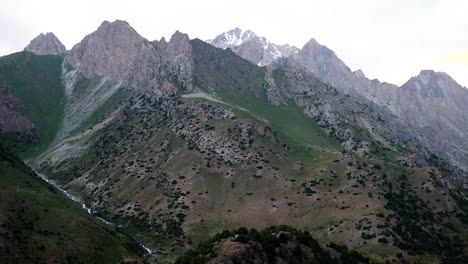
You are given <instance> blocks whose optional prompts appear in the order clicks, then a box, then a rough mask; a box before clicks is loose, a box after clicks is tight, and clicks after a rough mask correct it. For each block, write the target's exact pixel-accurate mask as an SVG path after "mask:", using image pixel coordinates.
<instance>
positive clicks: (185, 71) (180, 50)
mask: <svg viewBox="0 0 468 264" xmlns="http://www.w3.org/2000/svg"><path fill="white" fill-rule="evenodd" d="M153 43H155V45H158V43H157V42H153ZM159 48H160V49H161V51H162V54H163V58H164V60H165V62H166V64H167V65H169V72H170V73H173V74H175V75H176V76H177V77H176V78H177V82H178V83H179V84H180V85H181V86H182V88H183V89H185V90H187V91H191V90H192V88H193V87H192V76H193V67H194V66H193V59H192V44H191V43H190V38H189V36H188V35H187V34H184V33H181V32H179V31H177V32H176V33H174V35H172V37H171V39H170V40H169V42H165V40H164V39H162V40H161V42H160V45H159Z"/></svg>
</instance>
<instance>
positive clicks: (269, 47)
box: [206, 28, 299, 66]
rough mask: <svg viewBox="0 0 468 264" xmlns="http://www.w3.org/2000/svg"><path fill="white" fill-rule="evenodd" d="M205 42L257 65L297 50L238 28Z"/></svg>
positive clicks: (270, 62)
mask: <svg viewBox="0 0 468 264" xmlns="http://www.w3.org/2000/svg"><path fill="white" fill-rule="evenodd" d="M206 42H207V43H209V44H211V45H213V46H215V47H217V48H222V49H227V48H229V49H231V50H232V51H234V52H235V53H236V54H237V55H239V56H241V57H242V58H244V59H246V60H249V61H250V62H252V63H254V64H257V65H259V66H266V65H271V64H272V62H274V61H276V60H277V59H279V58H282V57H288V56H289V55H290V54H292V53H296V52H298V50H299V49H298V48H296V47H294V46H290V45H288V44H285V45H276V44H274V43H272V42H270V41H269V40H268V39H266V38H265V37H260V36H258V35H257V34H255V33H254V32H253V31H251V30H246V31H244V30H242V29H240V28H235V29H232V30H230V31H227V32H225V33H222V34H220V35H218V36H217V37H216V38H214V39H212V40H208V41H206Z"/></svg>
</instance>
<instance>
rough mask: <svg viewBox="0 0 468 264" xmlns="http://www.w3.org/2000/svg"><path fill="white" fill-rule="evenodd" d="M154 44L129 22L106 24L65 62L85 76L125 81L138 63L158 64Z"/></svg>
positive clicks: (74, 49) (68, 55) (85, 39)
mask: <svg viewBox="0 0 468 264" xmlns="http://www.w3.org/2000/svg"><path fill="white" fill-rule="evenodd" d="M156 57H157V56H156V55H155V53H154V51H153V45H152V44H151V43H150V42H149V41H148V40H146V39H145V38H143V37H142V36H140V35H139V34H138V33H137V32H136V31H135V30H134V29H133V28H132V27H131V26H130V25H129V24H128V23H127V22H125V21H121V20H116V21H114V22H109V21H104V22H103V23H102V24H101V25H100V26H99V28H98V29H97V30H96V31H95V32H93V33H91V34H89V35H88V36H86V37H85V38H84V39H83V40H82V41H81V42H80V43H78V44H76V45H75V46H74V47H73V48H72V50H71V51H70V52H69V54H67V56H66V57H65V61H66V62H67V63H69V64H70V65H71V66H72V67H74V68H75V69H78V70H79V71H80V72H81V73H82V74H83V75H84V76H85V77H87V78H92V77H99V76H110V77H115V78H118V79H120V78H122V77H123V78H125V77H126V76H128V75H129V74H130V71H133V70H135V68H134V66H135V65H136V64H139V63H142V61H141V60H143V61H151V60H152V61H153V62H156V61H157V58H156Z"/></svg>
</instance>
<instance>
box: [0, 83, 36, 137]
mask: <svg viewBox="0 0 468 264" xmlns="http://www.w3.org/2000/svg"><path fill="white" fill-rule="evenodd" d="M36 130H37V127H36V125H35V124H34V123H33V122H32V121H31V120H30V119H29V118H28V117H26V116H25V114H24V109H23V106H22V104H21V102H20V100H19V99H18V98H17V97H16V96H15V95H14V94H13V92H12V91H11V89H10V88H8V87H6V86H0V133H28V134H36V132H37V131H36Z"/></svg>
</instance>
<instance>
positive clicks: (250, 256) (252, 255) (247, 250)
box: [208, 240, 268, 264]
mask: <svg viewBox="0 0 468 264" xmlns="http://www.w3.org/2000/svg"><path fill="white" fill-rule="evenodd" d="M214 252H216V254H217V255H218V256H217V257H215V258H213V259H211V260H210V261H208V264H222V263H226V264H228V263H252V264H263V263H268V258H267V256H266V254H265V251H264V250H263V247H262V246H261V245H260V244H258V243H255V242H249V243H247V244H243V243H240V242H235V241H230V240H224V241H221V242H220V243H219V244H217V245H216V246H215V248H214Z"/></svg>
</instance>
